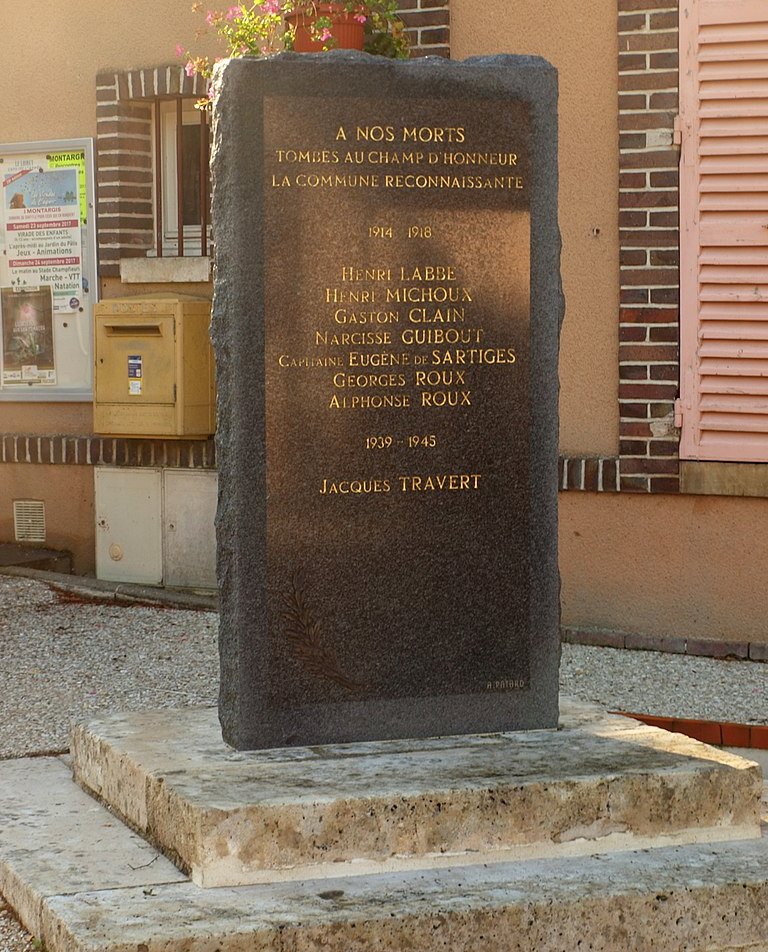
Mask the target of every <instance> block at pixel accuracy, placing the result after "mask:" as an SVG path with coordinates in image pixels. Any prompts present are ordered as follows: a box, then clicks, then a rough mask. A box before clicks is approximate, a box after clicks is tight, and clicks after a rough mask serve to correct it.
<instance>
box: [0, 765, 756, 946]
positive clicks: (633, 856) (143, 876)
mask: <svg viewBox="0 0 768 952" xmlns="http://www.w3.org/2000/svg"><path fill="white" fill-rule="evenodd" d="M0 892H2V893H3V894H4V895H6V896H7V898H8V899H9V901H10V902H11V904H12V905H13V906H14V907H15V908H16V909H17V911H18V912H19V914H20V916H21V918H22V921H23V922H24V923H25V925H26V926H27V927H28V928H29V929H31V930H32V931H33V932H34V933H35V934H36V935H37V936H38V937H39V938H40V939H41V941H42V942H43V943H44V944H45V947H46V948H47V949H48V950H49V952H95V950H99V952H135V950H136V949H139V950H141V952H213V950H216V949H218V950H220V952H285V950H288V949H290V950H291V952H317V950H318V949H320V948H322V949H324V950H325V952H373V950H376V952H404V950H406V949H407V950H409V952H446V950H450V952H478V950H482V952H511V950H517V952H571V950H586V949H590V950H592V952H675V950H687V952H704V950H707V952H719V950H722V952H725V950H731V952H735V950H742V952H746V950H748V949H749V950H751V952H768V917H766V915H765V909H766V908H768V840H766V839H765V838H763V839H754V840H745V841H737V842H722V843H717V844H694V845H687V846H675V847H661V848H658V849H650V850H636V851H628V852H614V853H609V854H602V855H592V856H579V857H569V858H550V859H539V860H524V861H519V862H493V863H487V864H484V865H473V866H461V865H456V866H453V867H449V868H444V869H435V868H431V867H430V865H429V864H428V863H425V865H424V867H423V868H421V869H418V870H410V871H404V872H403V871H401V872H391V873H383V874H378V875H365V876H349V877H346V876H344V877H339V878H334V879H325V880H317V879H308V880H304V881H297V882H281V883H273V884H265V885H257V886H237V887H219V888H214V889H200V888H199V887H197V886H195V885H194V884H193V883H191V882H189V881H186V880H185V879H184V877H182V875H181V874H180V873H179V872H178V870H176V869H175V868H174V867H173V866H172V865H171V864H170V863H168V862H167V861H166V860H165V859H164V858H163V857H162V856H160V855H158V854H157V853H156V852H155V851H153V850H152V849H151V848H150V847H148V846H147V845H146V844H145V843H143V842H142V841H141V840H140V838H138V837H137V836H136V835H135V834H134V833H132V832H130V831H129V830H128V829H127V828H126V827H124V826H123V825H122V824H120V823H119V822H118V821H117V820H116V819H115V817H114V816H112V815H111V814H110V813H109V812H108V811H107V810H106V809H105V808H104V807H102V806H100V805H99V804H97V803H95V802H94V801H93V800H91V799H90V798H89V797H88V796H86V795H85V794H84V793H83V792H82V791H81V790H79V789H78V788H77V787H76V786H75V785H74V784H73V783H72V782H71V779H70V774H69V771H68V769H67V766H66V765H65V764H64V763H63V762H62V761H60V760H58V759H45V758H38V759H30V760H18V761H5V762H2V763H0Z"/></svg>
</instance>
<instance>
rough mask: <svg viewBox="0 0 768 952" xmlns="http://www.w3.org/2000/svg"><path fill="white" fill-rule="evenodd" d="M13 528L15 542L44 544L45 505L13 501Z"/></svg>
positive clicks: (35, 501) (28, 501) (23, 500)
mask: <svg viewBox="0 0 768 952" xmlns="http://www.w3.org/2000/svg"><path fill="white" fill-rule="evenodd" d="M13 527H14V531H15V533H16V541H17V542H45V503H44V502H41V501H40V500H37V499H14V501H13Z"/></svg>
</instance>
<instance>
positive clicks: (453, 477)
mask: <svg viewBox="0 0 768 952" xmlns="http://www.w3.org/2000/svg"><path fill="white" fill-rule="evenodd" d="M397 479H398V482H399V483H400V491H401V492H404V493H423V492H462V491H466V490H470V491H474V490H477V489H479V488H480V480H481V479H482V476H481V474H480V473H447V474H444V475H443V474H441V475H430V476H398V477H397Z"/></svg>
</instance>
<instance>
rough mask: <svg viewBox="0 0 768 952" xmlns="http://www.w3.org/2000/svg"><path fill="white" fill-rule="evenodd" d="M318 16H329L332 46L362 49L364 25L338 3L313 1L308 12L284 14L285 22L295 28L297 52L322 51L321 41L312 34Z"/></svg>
mask: <svg viewBox="0 0 768 952" xmlns="http://www.w3.org/2000/svg"><path fill="white" fill-rule="evenodd" d="M320 17H329V18H330V20H331V24H332V25H331V33H332V34H333V40H334V43H333V48H334V49H337V50H362V48H363V43H364V42H365V25H364V24H363V23H359V22H358V21H357V20H356V19H355V14H354V13H349V12H348V11H347V10H345V9H344V8H343V7H342V6H340V5H339V4H338V3H315V4H314V5H313V9H312V11H311V12H310V13H300V12H298V11H295V12H293V13H288V14H286V17H285V22H286V23H287V24H288V26H289V27H292V28H295V29H296V35H295V39H294V41H293V48H294V50H295V51H296V52H297V53H322V51H323V43H321V42H319V41H318V40H315V39H314V38H313V36H312V27H313V26H314V24H315V23H316V22H317V20H318V19H319V18H320Z"/></svg>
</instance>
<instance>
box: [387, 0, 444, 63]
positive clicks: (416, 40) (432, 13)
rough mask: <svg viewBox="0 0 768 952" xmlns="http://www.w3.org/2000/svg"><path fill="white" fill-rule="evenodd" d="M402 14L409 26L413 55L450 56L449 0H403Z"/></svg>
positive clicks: (401, 5)
mask: <svg viewBox="0 0 768 952" xmlns="http://www.w3.org/2000/svg"><path fill="white" fill-rule="evenodd" d="M400 15H401V16H402V18H403V22H404V23H405V25H406V27H407V28H408V35H409V37H410V40H411V55H412V56H450V55H451V27H450V13H449V10H448V0H403V2H402V3H401V4H400Z"/></svg>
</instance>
